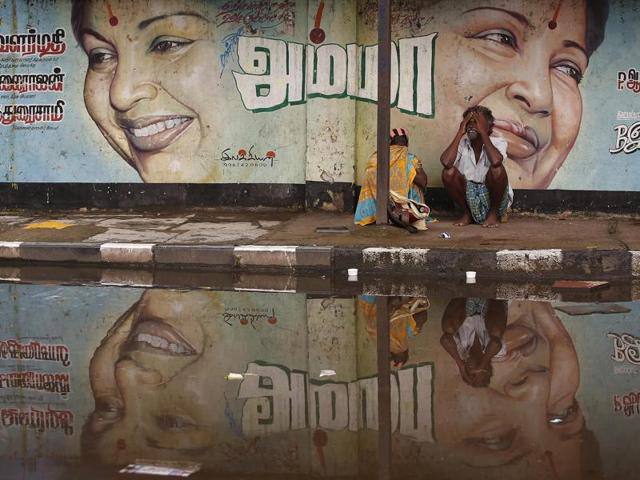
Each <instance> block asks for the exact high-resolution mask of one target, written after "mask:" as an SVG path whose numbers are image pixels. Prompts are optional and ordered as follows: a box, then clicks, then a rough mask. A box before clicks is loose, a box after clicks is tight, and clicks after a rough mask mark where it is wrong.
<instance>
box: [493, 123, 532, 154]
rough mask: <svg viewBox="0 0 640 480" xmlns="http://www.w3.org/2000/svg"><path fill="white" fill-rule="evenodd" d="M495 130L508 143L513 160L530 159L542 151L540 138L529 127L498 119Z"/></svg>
mask: <svg viewBox="0 0 640 480" xmlns="http://www.w3.org/2000/svg"><path fill="white" fill-rule="evenodd" d="M493 128H494V130H497V132H496V133H498V134H500V136H502V137H503V138H504V139H505V140H506V141H507V143H508V147H507V155H509V158H510V159H512V160H516V161H518V160H525V159H528V158H530V157H532V156H533V155H535V154H536V153H537V152H538V151H539V150H540V138H539V137H538V134H537V132H536V131H535V130H534V129H533V128H531V127H529V126H526V125H523V124H522V123H520V122H515V121H512V120H504V119H496V120H495V121H494V122H493Z"/></svg>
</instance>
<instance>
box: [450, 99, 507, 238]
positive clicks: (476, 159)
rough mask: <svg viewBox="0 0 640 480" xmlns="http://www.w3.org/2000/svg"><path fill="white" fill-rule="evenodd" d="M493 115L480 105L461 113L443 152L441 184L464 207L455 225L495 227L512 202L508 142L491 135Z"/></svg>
mask: <svg viewBox="0 0 640 480" xmlns="http://www.w3.org/2000/svg"><path fill="white" fill-rule="evenodd" d="M492 129H493V114H492V113H491V110H489V109H488V108H486V107H482V106H480V105H478V106H475V107H471V108H469V109H467V111H465V112H464V116H463V120H462V123H460V128H459V129H458V133H456V136H455V138H454V139H453V141H452V142H451V145H449V146H448V147H447V149H446V150H445V151H444V152H443V153H442V155H441V157H440V162H441V163H442V165H443V167H444V170H443V171H442V183H443V185H444V187H445V188H446V189H447V192H448V193H449V195H450V196H451V198H452V199H453V200H454V201H455V202H456V203H457V204H458V205H459V206H461V207H462V208H463V209H464V214H463V215H462V218H460V220H458V221H457V222H456V223H455V225H461V226H464V225H469V224H470V223H472V222H475V223H478V224H482V226H483V227H497V226H498V222H499V221H500V219H501V217H502V216H503V215H504V213H505V212H506V210H507V208H508V207H509V206H510V205H511V203H512V202H513V190H512V189H511V186H510V185H509V179H508V178H507V172H506V170H505V168H504V165H503V162H504V160H505V159H506V158H507V141H506V140H505V139H504V138H501V137H492V136H491V132H492Z"/></svg>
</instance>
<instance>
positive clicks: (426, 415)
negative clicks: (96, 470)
mask: <svg viewBox="0 0 640 480" xmlns="http://www.w3.org/2000/svg"><path fill="white" fill-rule="evenodd" d="M238 398H239V399H245V400H246V401H245V403H244V406H243V408H242V431H243V433H244V434H245V435H248V436H254V435H265V434H273V433H278V432H284V431H288V430H299V429H303V428H312V429H315V428H322V429H325V430H351V431H357V430H362V429H371V430H377V429H378V382H377V379H376V378H375V377H370V378H363V379H359V380H354V381H352V382H348V383H347V382H332V381H317V380H309V379H308V375H307V374H306V373H303V372H291V371H289V370H288V369H286V368H284V367H281V366H278V365H264V364H259V363H250V364H249V365H248V367H247V372H246V374H245V375H244V379H243V381H242V383H241V384H240V389H239V392H238ZM432 402H433V365H431V364H424V365H414V366H410V367H407V368H404V369H402V370H399V371H397V372H393V373H392V374H391V421H392V423H391V428H392V430H393V431H394V432H396V431H399V432H400V434H402V435H406V436H408V437H410V438H413V439H414V440H417V441H420V442H433V441H434V437H433V417H432Z"/></svg>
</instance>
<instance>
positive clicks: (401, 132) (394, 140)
mask: <svg viewBox="0 0 640 480" xmlns="http://www.w3.org/2000/svg"><path fill="white" fill-rule="evenodd" d="M389 143H390V144H391V145H401V146H405V147H408V146H409V132H408V131H407V130H405V129H404V128H393V129H392V130H391V133H390V134H389Z"/></svg>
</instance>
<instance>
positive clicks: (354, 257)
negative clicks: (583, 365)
mask: <svg viewBox="0 0 640 480" xmlns="http://www.w3.org/2000/svg"><path fill="white" fill-rule="evenodd" d="M16 261H29V262H58V263H60V262H63V263H68V262H72V263H83V264H107V265H137V266H145V267H154V266H162V267H169V268H179V267H216V268H227V269H235V270H239V271H254V270H261V269H273V270H283V271H293V270H323V271H326V270H346V269H347V268H358V269H359V270H360V271H362V272H372V273H384V274H403V275H404V274H418V275H420V274H429V275H441V276H457V275H458V274H459V273H461V272H465V271H468V270H473V271H477V272H481V273H483V274H489V275H495V276H501V277H505V276H514V275H526V276H548V277H560V276H563V277H570V276H571V277H575V276H579V277H585V276H586V277H599V276H600V277H636V278H637V277H640V251H627V250H597V249H584V250H560V249H547V250H467V249H465V250H453V249H420V248H386V247H370V248H342V247H308V246H285V245H243V246H224V245H223V246H218V245H167V244H153V243H137V244H136V243H113V242H110V243H103V244H90V243H80V242H76V243H53V242H0V262H16ZM140 283H141V284H144V283H145V282H144V281H142V280H141V282H140Z"/></svg>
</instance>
